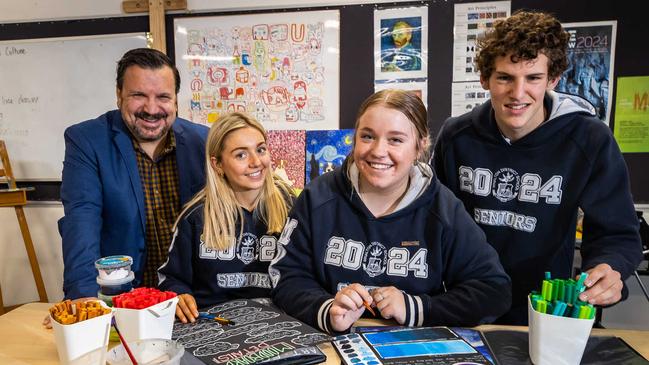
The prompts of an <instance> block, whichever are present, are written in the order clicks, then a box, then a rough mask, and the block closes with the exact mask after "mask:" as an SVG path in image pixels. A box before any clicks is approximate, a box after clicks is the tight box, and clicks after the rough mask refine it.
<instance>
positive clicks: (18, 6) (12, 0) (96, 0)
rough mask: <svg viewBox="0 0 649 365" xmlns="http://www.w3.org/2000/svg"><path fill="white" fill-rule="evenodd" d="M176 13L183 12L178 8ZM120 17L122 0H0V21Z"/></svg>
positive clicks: (268, 1)
mask: <svg viewBox="0 0 649 365" xmlns="http://www.w3.org/2000/svg"><path fill="white" fill-rule="evenodd" d="M404 1H405V0H396V1H394V0H393V1H387V0H352V1H349V0H329V1H323V0H298V1H296V0H239V1H214V0H187V9H190V10H191V11H192V12H207V11H240V10H256V9H282V8H300V7H316V6H334V5H339V6H340V5H352V4H377V3H387V2H390V3H395V2H404ZM176 13H184V11H177V12H176ZM117 16H119V17H122V16H128V14H124V13H122V0H31V1H27V0H25V1H22V0H2V1H0V23H18V22H34V21H44V20H67V19H83V18H103V17H117Z"/></svg>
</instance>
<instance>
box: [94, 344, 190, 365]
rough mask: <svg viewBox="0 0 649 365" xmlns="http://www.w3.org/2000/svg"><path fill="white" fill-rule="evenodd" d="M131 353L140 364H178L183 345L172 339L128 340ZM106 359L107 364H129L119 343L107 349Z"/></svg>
mask: <svg viewBox="0 0 649 365" xmlns="http://www.w3.org/2000/svg"><path fill="white" fill-rule="evenodd" d="M128 347H129V348H130V349H131V353H133V356H134V357H135V360H137V363H138V364H140V365H154V364H156V365H158V364H160V365H178V364H180V358H181V357H183V354H184V353H185V348H184V347H183V345H181V344H179V343H178V342H176V341H173V340H165V339H160V338H150V339H147V340H137V341H133V342H128ZM106 360H107V362H108V364H109V365H131V364H132V363H131V359H130V358H129V357H128V354H127V353H126V350H125V349H124V345H122V344H119V345H118V346H115V347H113V348H112V349H111V350H109V351H108V354H107V356H106Z"/></svg>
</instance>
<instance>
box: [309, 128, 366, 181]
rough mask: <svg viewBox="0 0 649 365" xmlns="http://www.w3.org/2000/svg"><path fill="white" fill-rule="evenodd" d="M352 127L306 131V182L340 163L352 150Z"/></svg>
mask: <svg viewBox="0 0 649 365" xmlns="http://www.w3.org/2000/svg"><path fill="white" fill-rule="evenodd" d="M353 141H354V130H353V129H340V130H335V131H307V132H306V182H307V184H308V183H309V182H310V181H311V180H313V179H315V178H316V177H318V176H320V175H322V174H324V173H325V172H329V171H333V169H335V168H336V167H338V166H340V165H342V163H343V161H344V160H345V157H347V155H348V154H349V153H350V152H351V151H352V143H353Z"/></svg>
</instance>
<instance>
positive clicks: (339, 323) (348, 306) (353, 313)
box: [329, 283, 372, 332]
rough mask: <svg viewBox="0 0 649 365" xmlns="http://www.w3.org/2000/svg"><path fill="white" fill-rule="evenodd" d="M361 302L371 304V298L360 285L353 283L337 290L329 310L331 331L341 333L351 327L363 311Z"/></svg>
mask: <svg viewBox="0 0 649 365" xmlns="http://www.w3.org/2000/svg"><path fill="white" fill-rule="evenodd" d="M363 300H364V301H365V302H367V304H370V305H371V304H372V296H371V295H370V293H369V292H368V291H367V289H365V287H364V286H362V285H361V284H357V283H354V284H351V285H348V286H346V287H344V288H342V289H341V290H339V291H338V293H336V296H335V297H334V301H333V304H332V305H331V308H329V319H330V321H331V327H332V329H333V330H334V331H336V332H342V331H346V330H347V329H348V328H349V327H351V326H352V324H354V322H356V320H358V319H359V318H360V317H361V315H362V314H363V312H364V311H365V306H364V305H363Z"/></svg>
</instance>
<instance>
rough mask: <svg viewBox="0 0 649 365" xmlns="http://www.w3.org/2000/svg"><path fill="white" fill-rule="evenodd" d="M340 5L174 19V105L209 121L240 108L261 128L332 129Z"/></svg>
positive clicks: (193, 117) (189, 116)
mask: <svg viewBox="0 0 649 365" xmlns="http://www.w3.org/2000/svg"><path fill="white" fill-rule="evenodd" d="M339 23H340V21H339V12H338V10H326V11H304V12H300V13H273V14H250V15H235V16H211V17H192V18H177V19H175V20H174V29H175V45H176V53H175V54H176V65H177V67H178V70H179V71H180V74H181V79H182V80H183V83H182V85H181V90H180V92H179V95H178V107H179V108H178V113H179V115H180V116H181V117H183V118H186V119H189V120H191V121H193V122H197V123H204V124H207V123H211V122H214V121H216V119H218V117H219V116H220V115H221V114H223V113H226V112H232V111H245V112H247V113H249V114H252V115H253V116H255V117H256V118H257V119H258V120H259V121H260V122H262V124H263V125H264V127H266V129H269V130H271V129H279V130H286V129H303V130H313V129H337V128H338V118H339V116H338V108H339V105H338V98H339V83H338V79H339V77H338V75H339V68H340V65H339V43H340V41H339V34H340V26H339Z"/></svg>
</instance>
